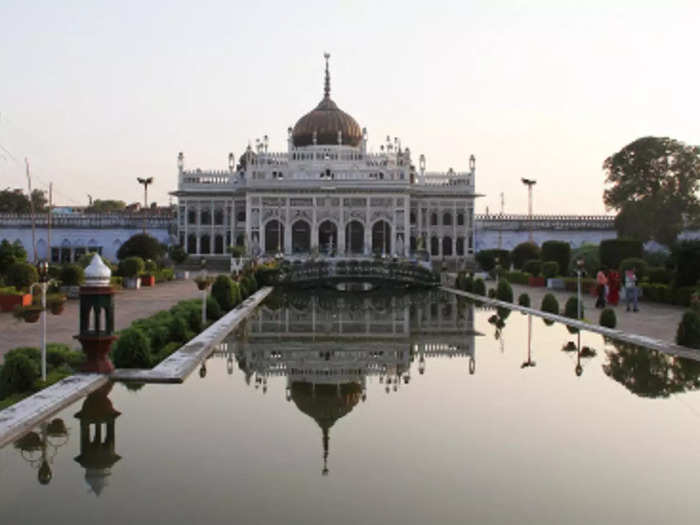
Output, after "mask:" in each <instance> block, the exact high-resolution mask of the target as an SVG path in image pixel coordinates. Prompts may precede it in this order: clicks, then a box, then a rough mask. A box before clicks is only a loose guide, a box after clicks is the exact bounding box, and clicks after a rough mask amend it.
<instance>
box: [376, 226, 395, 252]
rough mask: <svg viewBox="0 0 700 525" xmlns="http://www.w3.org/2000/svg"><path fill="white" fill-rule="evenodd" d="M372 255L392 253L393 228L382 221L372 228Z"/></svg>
mask: <svg viewBox="0 0 700 525" xmlns="http://www.w3.org/2000/svg"><path fill="white" fill-rule="evenodd" d="M372 253H381V254H390V253H391V226H390V225H389V223H388V222H387V221H384V220H381V221H377V222H375V223H374V226H372Z"/></svg>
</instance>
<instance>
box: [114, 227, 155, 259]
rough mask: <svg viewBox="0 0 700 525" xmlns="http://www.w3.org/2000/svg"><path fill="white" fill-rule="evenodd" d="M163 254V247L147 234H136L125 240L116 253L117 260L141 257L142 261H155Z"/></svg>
mask: <svg viewBox="0 0 700 525" xmlns="http://www.w3.org/2000/svg"><path fill="white" fill-rule="evenodd" d="M164 253H165V246H164V245H162V244H161V243H159V242H158V240H157V239H155V238H154V237H151V236H150V235H148V234H147V233H137V234H136V235H132V236H131V237H129V239H127V240H126V242H125V243H124V244H122V245H121V246H120V247H119V250H118V251H117V258H118V259H119V260H122V259H126V258H127V257H141V258H142V259H152V260H154V261H155V260H157V259H158V258H159V257H160V256H161V255H163V254H164Z"/></svg>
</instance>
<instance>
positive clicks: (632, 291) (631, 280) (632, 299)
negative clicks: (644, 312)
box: [625, 266, 639, 312]
mask: <svg viewBox="0 0 700 525" xmlns="http://www.w3.org/2000/svg"><path fill="white" fill-rule="evenodd" d="M636 270H637V269H636V268H635V267H634V266H633V267H632V268H630V269H629V270H625V304H626V305H627V311H628V312H629V311H630V305H632V306H633V307H634V311H635V312H638V311H639V307H638V306H637V273H636Z"/></svg>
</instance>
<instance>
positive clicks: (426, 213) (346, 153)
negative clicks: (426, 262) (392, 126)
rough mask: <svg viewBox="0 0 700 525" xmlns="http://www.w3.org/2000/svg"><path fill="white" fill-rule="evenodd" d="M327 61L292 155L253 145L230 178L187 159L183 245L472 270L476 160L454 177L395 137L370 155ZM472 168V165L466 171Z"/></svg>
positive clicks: (290, 132) (232, 162)
mask: <svg viewBox="0 0 700 525" xmlns="http://www.w3.org/2000/svg"><path fill="white" fill-rule="evenodd" d="M329 56H330V55H328V54H325V59H326V68H325V82H324V87H323V98H322V99H321V102H320V103H319V104H318V105H317V106H316V107H315V108H314V109H313V110H312V111H310V112H309V113H307V114H306V115H304V116H302V117H301V118H300V119H299V120H298V121H297V123H296V124H295V125H294V127H290V128H288V129H287V151H286V152H272V151H268V138H267V136H265V138H264V139H263V140H258V141H256V144H255V146H254V147H252V146H251V145H250V144H249V145H248V147H247V149H246V150H245V152H244V153H243V155H241V156H240V158H239V159H238V160H237V161H236V157H235V156H234V155H233V153H229V156H228V170H220V171H216V170H213V171H212V170H202V169H185V157H184V154H183V153H179V155H178V172H179V173H178V189H177V191H175V192H173V193H172V195H174V196H176V197H177V199H178V214H177V217H178V218H177V228H176V230H177V234H176V235H177V239H178V240H179V242H180V243H181V245H182V246H184V247H185V249H186V250H187V252H188V253H190V254H198V255H207V256H210V255H214V256H215V255H219V254H221V255H223V254H226V253H227V250H226V248H227V247H228V246H232V245H238V246H245V248H246V251H247V252H248V254H249V255H280V254H283V255H284V256H285V257H291V258H294V257H301V258H303V257H305V256H308V255H310V254H317V253H318V254H324V255H326V256H329V257H336V256H337V257H359V256H372V255H376V254H381V255H388V256H400V257H408V256H410V255H411V254H413V253H415V252H416V250H422V249H424V250H427V251H428V253H429V254H430V255H431V256H432V257H433V259H435V258H438V259H440V260H445V261H448V262H458V263H464V262H466V261H467V260H472V259H473V253H474V244H475V243H474V199H475V197H477V196H478V195H476V194H475V192H474V183H475V176H476V173H475V158H474V156H473V155H471V156H470V157H469V159H468V163H469V169H468V171H464V172H455V171H453V170H452V169H450V170H449V171H447V172H446V173H431V172H426V170H425V157H424V156H423V155H421V156H420V157H419V159H418V168H417V169H416V166H415V164H414V159H413V157H412V152H411V150H410V149H409V148H407V147H402V145H401V142H400V141H399V140H398V139H397V138H394V139H393V141H392V140H390V138H389V137H387V140H386V143H385V144H382V145H381V146H380V148H379V149H380V151H379V153H369V152H368V148H367V142H368V135H367V129H366V128H362V127H361V126H360V125H359V124H358V122H357V121H356V120H355V119H354V118H353V117H352V116H350V115H348V114H347V113H345V112H344V111H342V110H341V109H340V108H339V107H338V105H337V104H336V103H335V102H334V101H333V99H331V80H330V72H329V68H328V59H329ZM466 160H467V159H465V162H466Z"/></svg>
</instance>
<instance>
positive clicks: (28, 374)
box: [0, 352, 39, 399]
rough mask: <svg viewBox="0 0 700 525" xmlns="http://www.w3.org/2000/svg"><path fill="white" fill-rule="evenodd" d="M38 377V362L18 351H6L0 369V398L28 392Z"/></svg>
mask: <svg viewBox="0 0 700 525" xmlns="http://www.w3.org/2000/svg"><path fill="white" fill-rule="evenodd" d="M38 377H39V363H38V362H37V361H34V360H32V359H30V358H29V357H28V356H27V355H25V354H23V353H19V352H8V353H7V355H6V356H5V363H4V364H3V365H2V369H0V399H3V398H5V397H7V396H9V395H12V394H19V393H21V392H28V391H30V390H31V389H32V387H33V386H34V382H35V381H36V380H37V378H38Z"/></svg>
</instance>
